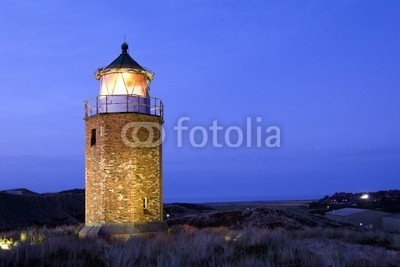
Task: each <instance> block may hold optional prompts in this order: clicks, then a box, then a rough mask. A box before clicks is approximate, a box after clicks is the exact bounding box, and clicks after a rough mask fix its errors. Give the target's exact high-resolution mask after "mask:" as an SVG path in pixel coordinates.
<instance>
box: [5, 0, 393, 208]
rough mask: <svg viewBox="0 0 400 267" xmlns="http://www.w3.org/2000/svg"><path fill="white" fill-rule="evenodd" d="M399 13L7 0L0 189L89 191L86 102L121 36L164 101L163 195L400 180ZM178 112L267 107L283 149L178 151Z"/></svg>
mask: <svg viewBox="0 0 400 267" xmlns="http://www.w3.org/2000/svg"><path fill="white" fill-rule="evenodd" d="M399 14H400V1H397V0H393V1H389V0H385V1H368V0H359V1H350V0H343V1H282V0H279V1H261V0H260V1H255V0H251V1H244V0H242V1H233V0H229V1H228V0H217V1H216V0H208V1H192V0H190V1H176V0H171V1H120V0H118V1H54V0H37V1H28V0H23V1H22V0H20V1H13V0H2V1H1V2H0V30H1V31H0V33H1V34H0V73H1V89H0V90H1V103H0V122H1V138H0V162H1V165H0V190H1V189H9V188H17V187H25V188H29V189H31V190H33V191H37V192H54V191H60V190H66V189H72V188H83V187H84V142H83V140H84V121H83V101H84V100H86V99H88V98H91V97H95V96H96V95H97V94H98V89H99V85H98V81H96V80H95V78H94V72H95V71H96V69H97V68H99V67H102V66H105V65H107V64H109V63H110V62H111V61H112V60H113V59H115V58H116V57H117V56H118V55H119V53H120V45H121V43H122V42H123V40H124V35H126V38H127V42H128V43H129V45H130V50H129V51H130V54H131V56H132V57H133V58H134V59H136V60H137V61H138V62H139V63H140V64H141V65H143V66H145V67H147V68H149V69H151V70H152V71H154V72H155V79H154V81H153V83H152V87H151V90H152V96H155V97H159V98H161V99H162V100H163V102H164V105H165V128H166V134H167V135H166V142H165V144H164V154H163V156H164V201H166V202H171V201H193V202H203V201H231V200H262V199H288V198H290V199H296V198H314V197H320V196H323V195H326V194H332V193H334V192H336V191H352V192H361V191H375V190H381V189H394V188H399V187H400V186H399V185H400V139H399V137H400V104H399V103H400V30H399V29H400V16H399ZM181 116H189V117H190V118H191V121H190V122H188V123H186V125H187V126H189V128H191V127H193V126H196V125H202V126H205V127H208V126H210V125H211V124H212V122H213V121H214V120H218V122H219V123H220V124H221V125H222V126H224V127H228V126H231V125H238V126H242V127H243V129H245V127H244V126H245V123H246V118H247V117H252V118H253V122H254V123H255V118H256V117H261V118H262V123H261V124H260V125H261V127H263V128H266V127H267V126H270V125H277V126H279V127H280V128H281V134H282V137H281V147H280V148H278V149H271V148H266V147H261V148H257V147H255V148H247V147H245V146H244V147H240V148H227V147H223V148H213V147H212V146H211V145H209V146H206V147H204V148H192V147H190V146H188V145H187V143H188V142H186V145H185V146H184V147H183V148H177V147H176V133H175V132H174V130H173V127H174V125H175V124H176V122H177V120H178V119H179V117H181ZM254 129H255V128H254ZM184 139H186V141H187V140H188V133H187V132H186V133H185V135H184ZM184 143H185V142H184Z"/></svg>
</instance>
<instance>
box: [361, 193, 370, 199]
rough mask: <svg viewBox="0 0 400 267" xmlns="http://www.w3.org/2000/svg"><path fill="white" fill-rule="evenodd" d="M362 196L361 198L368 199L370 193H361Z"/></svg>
mask: <svg viewBox="0 0 400 267" xmlns="http://www.w3.org/2000/svg"><path fill="white" fill-rule="evenodd" d="M360 198H361V199H368V198H369V195H368V194H363V195H361V197H360Z"/></svg>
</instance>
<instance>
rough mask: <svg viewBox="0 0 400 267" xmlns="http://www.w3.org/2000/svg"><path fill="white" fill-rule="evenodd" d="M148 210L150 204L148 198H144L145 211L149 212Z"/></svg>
mask: <svg viewBox="0 0 400 267" xmlns="http://www.w3.org/2000/svg"><path fill="white" fill-rule="evenodd" d="M148 208H149V203H148V200H147V197H144V198H143V209H144V210H147V209H148Z"/></svg>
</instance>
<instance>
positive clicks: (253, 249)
mask: <svg viewBox="0 0 400 267" xmlns="http://www.w3.org/2000/svg"><path fill="white" fill-rule="evenodd" d="M81 227H82V226H66V227H58V228H54V229H47V228H30V229H27V230H21V231H11V232H4V233H1V234H0V244H5V242H6V241H8V243H9V250H2V249H0V266H83V265H85V266H400V235H398V234H387V233H383V232H372V231H361V230H355V229H341V228H327V227H314V228H312V227H304V228H303V229H298V230H286V229H284V228H279V227H278V228H275V229H266V228H263V229H260V228H254V227H252V228H244V229H240V230H232V229H229V228H227V227H208V228H203V229H199V228H196V227H193V226H189V225H175V226H172V227H171V228H170V230H169V232H168V233H160V234H157V235H153V236H140V237H133V238H131V239H130V240H128V241H113V242H110V241H106V240H103V239H99V238H95V239H91V238H88V239H79V238H78V232H79V229H80V228H81Z"/></svg>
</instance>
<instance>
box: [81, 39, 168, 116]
mask: <svg viewBox="0 0 400 267" xmlns="http://www.w3.org/2000/svg"><path fill="white" fill-rule="evenodd" d="M121 50H122V51H121V54H120V55H119V56H118V57H117V58H116V59H115V60H114V61H113V62H111V64H109V65H108V66H107V67H105V68H100V69H98V70H97V71H96V74H95V77H96V79H97V80H99V81H100V90H99V96H98V97H96V98H94V99H90V100H88V101H86V102H85V117H88V116H92V115H96V114H99V113H119V112H135V113H144V114H150V115H157V116H162V102H161V101H160V100H159V99H157V98H152V97H150V82H151V80H152V79H153V77H154V74H153V73H152V72H150V71H148V70H146V69H145V68H143V67H142V66H141V65H140V64H139V63H137V62H136V61H135V60H134V59H133V58H132V57H131V56H130V55H129V53H128V50H129V46H128V44H127V43H123V44H122V45H121Z"/></svg>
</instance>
